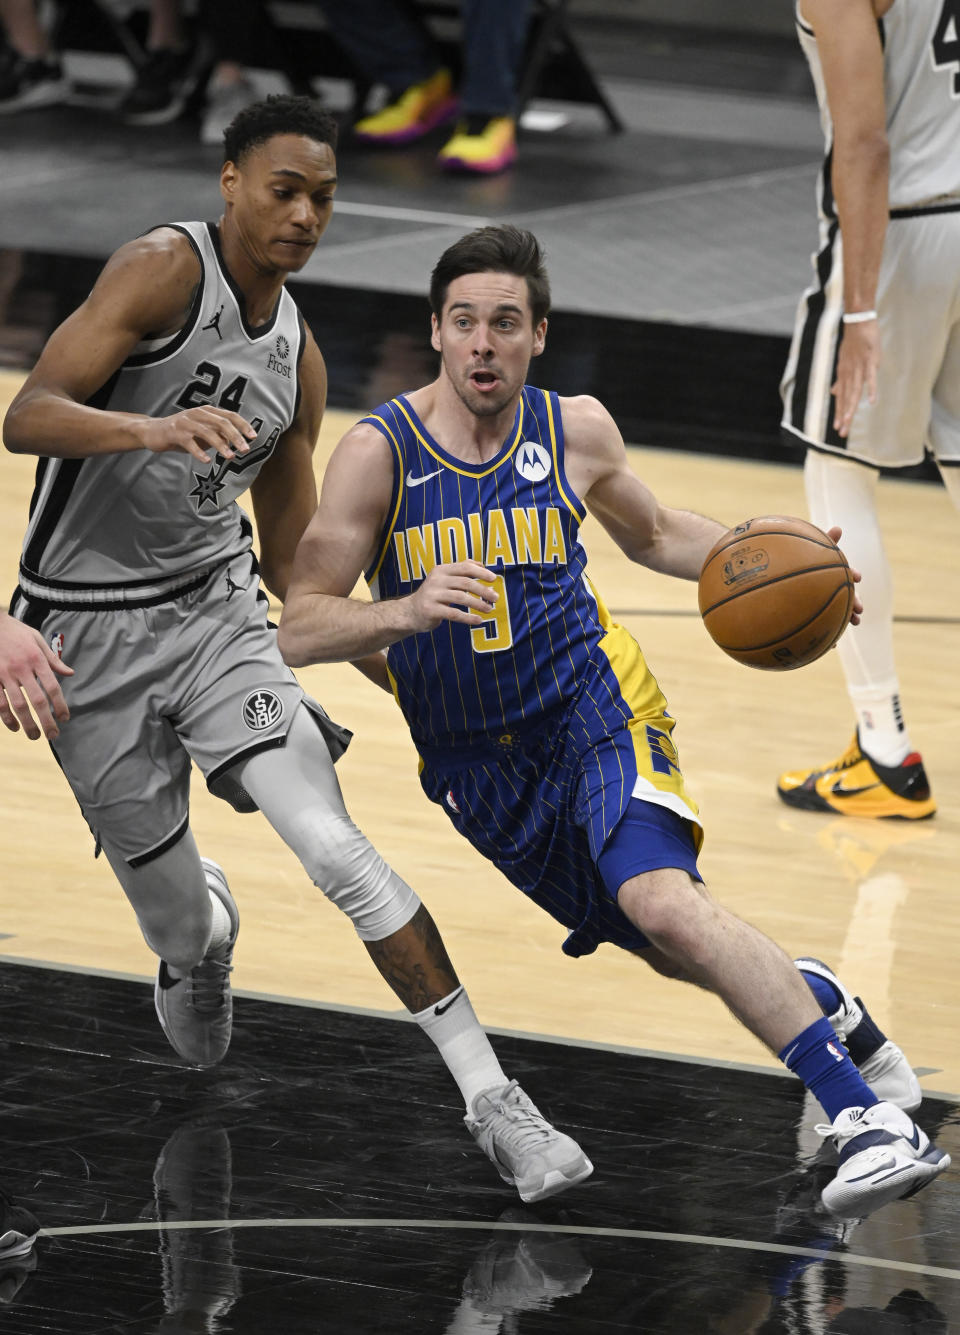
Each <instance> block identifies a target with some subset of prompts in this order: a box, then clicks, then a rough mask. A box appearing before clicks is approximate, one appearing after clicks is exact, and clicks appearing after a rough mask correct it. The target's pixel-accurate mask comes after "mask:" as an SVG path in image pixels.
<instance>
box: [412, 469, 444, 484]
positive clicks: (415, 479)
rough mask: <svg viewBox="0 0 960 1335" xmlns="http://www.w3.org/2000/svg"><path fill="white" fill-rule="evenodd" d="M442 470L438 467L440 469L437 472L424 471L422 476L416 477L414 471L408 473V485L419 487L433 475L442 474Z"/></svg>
mask: <svg viewBox="0 0 960 1335" xmlns="http://www.w3.org/2000/svg"><path fill="white" fill-rule="evenodd" d="M440 471H441V470H440V469H439V468H438V469H437V470H436V471H435V472H433V473H424V474H423V476H422V477H414V476H413V473H412V472H411V473H408V474H407V486H408V487H419V486H420V485H421V484H422V483H424V482H429V481H430V479H431V478H432V477H439V476H440Z"/></svg>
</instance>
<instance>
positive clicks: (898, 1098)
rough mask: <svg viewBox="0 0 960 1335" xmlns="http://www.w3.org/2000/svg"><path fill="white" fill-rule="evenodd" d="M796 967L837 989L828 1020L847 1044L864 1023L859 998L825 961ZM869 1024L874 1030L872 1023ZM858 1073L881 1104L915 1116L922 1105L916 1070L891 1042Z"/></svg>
mask: <svg viewBox="0 0 960 1335" xmlns="http://www.w3.org/2000/svg"><path fill="white" fill-rule="evenodd" d="M794 964H795V965H796V966H797V968H798V969H799V970H800V971H801V972H802V973H811V974H813V975H815V977H817V978H822V979H823V980H824V981H825V982H827V983H829V984H830V986H831V987H832V988H833V989H834V991H835V993H836V996H837V1009H836V1010H835V1011H834V1012H833V1014H832V1015H828V1016H827V1019H828V1020H829V1021H830V1023H831V1024H832V1025H833V1029H834V1033H835V1034H836V1035H837V1037H838V1038H839V1039H840V1040H841V1041H842V1042H843V1043H846V1042H847V1039H848V1038H849V1037H850V1035H851V1034H852V1033H853V1031H854V1030H855V1029H856V1028H857V1027H858V1026H859V1025H860V1024H862V1023H863V1018H864V1010H863V1003H862V1002H861V1001H860V999H859V997H855V996H853V995H852V993H850V992H848V991H847V989H846V988H845V987H844V985H843V983H842V982H841V981H840V979H839V978H838V977H837V975H836V974H835V973H834V972H833V970H832V969H831V968H829V967H828V966H827V965H826V964H824V963H823V961H822V960H815V959H810V958H802V959H798V960H794ZM870 1024H871V1027H872V1021H870ZM871 1032H872V1028H871ZM857 1069H858V1070H859V1072H860V1074H861V1075H862V1076H863V1079H864V1081H865V1082H866V1083H867V1084H868V1085H869V1086H870V1089H871V1090H872V1091H873V1093H874V1094H876V1096H877V1098H878V1099H880V1101H881V1102H882V1103H895V1104H896V1105H897V1107H898V1108H902V1109H903V1111H904V1112H916V1110H917V1108H919V1107H920V1104H921V1103H922V1102H923V1091H922V1090H921V1088H920V1081H919V1080H918V1079H917V1077H916V1076H915V1075H914V1072H913V1067H912V1066H911V1065H910V1063H909V1062H908V1061H907V1059H906V1057H905V1056H904V1054H903V1052H902V1050H901V1049H900V1048H898V1047H897V1045H896V1043H894V1042H892V1041H891V1040H890V1039H889V1038H888V1039H886V1041H885V1042H884V1043H883V1044H881V1046H880V1047H878V1048H877V1049H876V1051H875V1052H872V1053H871V1054H870V1056H869V1057H867V1058H866V1059H865V1060H862V1061H861V1062H860V1063H859V1065H858V1067H857Z"/></svg>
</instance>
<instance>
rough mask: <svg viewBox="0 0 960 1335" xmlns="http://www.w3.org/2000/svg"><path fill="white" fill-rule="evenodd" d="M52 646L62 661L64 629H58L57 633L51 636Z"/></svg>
mask: <svg viewBox="0 0 960 1335" xmlns="http://www.w3.org/2000/svg"><path fill="white" fill-rule="evenodd" d="M50 648H51V649H52V650H53V652H54V653H55V654H56V655H57V657H58V658H59V659H60V660H61V661H62V660H63V632H62V631H59V630H58V631H57V633H56V634H55V635H51V636H50Z"/></svg>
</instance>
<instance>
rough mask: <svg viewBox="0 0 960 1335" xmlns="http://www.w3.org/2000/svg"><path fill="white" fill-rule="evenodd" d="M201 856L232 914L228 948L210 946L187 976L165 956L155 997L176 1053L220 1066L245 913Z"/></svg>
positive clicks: (211, 886)
mask: <svg viewBox="0 0 960 1335" xmlns="http://www.w3.org/2000/svg"><path fill="white" fill-rule="evenodd" d="M200 860H201V862H202V863H203V868H204V871H205V872H206V877H207V886H208V887H209V889H210V893H211V894H213V895H216V897H217V898H218V899H219V900H220V901H221V903H222V904H223V905H224V907H225V908H226V910H227V913H228V914H229V915H230V924H231V930H230V939H229V941H228V942H227V944H226V945H225V946H221V947H220V948H219V949H216V950H208V951H207V953H206V955H204V957H203V959H202V960H201V961H200V963H199V964H198V965H197V966H196V968H194V969H191V970H190V972H189V973H187V974H184V975H183V977H182V978H171V977H170V974H169V971H168V969H167V966H166V964H164V962H163V960H161V961H160V968H159V969H158V970H157V983H156V987H155V988H154V993H153V999H154V1004H155V1005H156V1008H157V1015H158V1017H159V1019H160V1024H161V1025H162V1026H163V1032H164V1033H165V1034H166V1036H167V1038H168V1039H169V1040H170V1044H171V1046H172V1047H173V1049H174V1051H176V1052H177V1053H178V1054H179V1055H180V1056H181V1057H182V1058H183V1060H184V1061H186V1062H189V1063H190V1065H191V1066H215V1065H216V1064H217V1062H218V1061H220V1059H221V1058H222V1057H224V1056H225V1055H226V1051H227V1048H228V1047H229V1046H230V1031H231V1029H232V1027H233V997H232V995H231V991H230V973H231V969H232V965H233V947H234V945H235V943H236V940H237V931H238V930H239V927H240V915H239V913H238V912H237V906H236V904H235V903H234V900H233V896H232V895H231V893H230V890H229V888H228V886H227V881H226V877H225V876H224V874H223V871H222V870H221V869H220V867H218V866H217V864H216V863H215V862H211V861H210V859H209V858H201V859H200Z"/></svg>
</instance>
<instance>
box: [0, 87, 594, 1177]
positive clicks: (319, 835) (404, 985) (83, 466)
mask: <svg viewBox="0 0 960 1335" xmlns="http://www.w3.org/2000/svg"><path fill="white" fill-rule="evenodd" d="M335 141H336V123H335V122H334V121H333V119H332V118H331V117H330V116H329V115H327V114H326V113H325V112H323V111H321V110H320V109H319V108H318V107H317V106H316V104H315V103H314V102H312V101H311V100H310V99H304V98H287V97H282V98H269V99H267V101H266V102H263V103H257V104H255V105H253V106H251V107H249V108H247V109H246V110H245V111H243V112H242V113H241V114H240V115H239V116H238V117H237V118H236V119H235V120H234V122H233V123H232V124H231V126H230V127H229V128H228V130H227V133H226V136H225V162H224V165H223V168H222V173H221V180H220V184H221V192H222V195H223V198H224V204H225V209H224V213H223V216H222V217H221V219H220V220H219V222H218V223H216V224H214V223H197V222H188V223H177V224H173V225H170V226H163V227H158V228H156V229H155V230H153V231H150V232H148V233H147V234H145V235H144V236H142V237H140V238H139V239H138V240H136V241H132V242H130V243H129V244H128V245H125V246H123V247H121V249H120V250H118V251H117V253H116V254H115V255H114V256H113V257H112V258H111V259H110V260H109V261H108V263H107V265H106V267H105V269H104V271H103V273H102V274H101V276H100V278H99V279H98V281H97V283H96V285H95V287H94V289H93V291H92V292H91V294H90V296H89V297H88V298H87V300H86V301H85V302H84V303H83V305H82V306H81V307H80V308H79V309H78V310H77V311H76V312H75V313H74V314H73V315H71V316H70V317H69V319H68V320H66V321H65V323H64V324H62V325H61V326H60V328H59V329H57V330H56V331H55V332H54V333H53V334H52V336H51V338H50V340H49V342H48V343H47V346H46V348H45V349H44V352H43V354H42V355H41V357H40V360H39V362H38V364H37V366H36V368H35V369H34V371H33V372H32V374H31V375H30V376H29V377H28V378H27V380H26V382H25V384H24V386H23V388H22V389H21V391H20V393H19V394H18V395H17V397H16V398H15V400H14V402H13V404H12V406H11V408H10V411H9V413H8V415H7V418H6V422H5V425H4V440H5V442H6V444H7V447H8V448H9V449H11V450H13V451H15V452H18V453H27V454H35V455H37V456H39V459H40V464H39V468H38V477H37V486H36V491H35V495H34V499H33V504H32V506H31V511H30V523H29V526H28V529H27V535H26V539H25V542H24V547H23V555H22V559H21V565H20V583H19V586H18V589H17V591H16V593H15V595H14V599H13V605H12V610H13V613H14V615H15V616H16V617H17V618H18V619H19V620H20V621H23V622H24V623H26V626H29V627H33V628H34V630H36V631H39V632H40V634H41V636H42V639H43V641H44V642H45V643H46V644H48V645H50V646H51V648H52V650H53V652H54V653H56V654H57V655H58V656H59V655H60V654H61V653H62V654H63V656H64V658H65V659H66V661H67V662H69V663H70V665H71V667H72V668H73V675H72V676H70V677H67V678H65V679H64V682H63V694H64V698H65V701H66V704H67V706H68V707H69V713H70V717H69V720H68V721H67V720H66V719H65V717H64V716H63V715H62V714H61V718H63V722H62V724H61V728H60V732H59V735H58V736H56V737H54V738H53V742H52V745H53V748H54V751H55V753H56V756H57V760H58V762H59V764H60V766H61V768H62V770H63V772H64V773H65V775H66V777H67V779H68V781H69V783H70V785H71V787H72V788H73V791H74V794H75V795H76V797H77V799H78V801H79V803H80V806H81V809H82V811H83V814H84V816H85V818H86V820H87V822H88V824H89V825H90V827H91V830H92V832H93V833H94V835H95V837H96V840H97V847H98V849H100V848H102V849H103V851H104V853H105V854H106V856H107V858H108V859H109V861H110V865H111V867H112V868H113V870H114V871H115V873H116V875H117V878H118V879H119V881H120V883H121V885H122V886H123V889H124V891H125V892H126V894H127V897H128V898H129V900H130V902H131V904H132V905H133V908H134V911H135V912H136V914H137V918H138V920H139V923H140V926H141V929H142V931H143V934H144V937H145V939H146V941H147V944H148V945H149V946H150V947H151V948H152V949H153V950H154V952H155V953H156V954H157V955H158V956H159V957H160V964H159V969H158V973H157V983H156V989H155V1000H156V1008H157V1013H158V1016H159V1018H160V1022H161V1024H162V1026H163V1028H164V1031H165V1032H166V1035H167V1037H168V1038H169V1040H170V1042H171V1044H172V1045H173V1047H174V1048H175V1050H176V1051H177V1053H178V1054H179V1055H180V1056H181V1057H182V1058H183V1059H184V1060H185V1061H187V1062H189V1063H191V1064H194V1065H197V1066H209V1065H211V1064H213V1063H215V1062H216V1061H218V1060H219V1059H220V1058H221V1057H222V1056H223V1055H224V1053H225V1052H226V1049H227V1045H228V1043H229V1039H230V1029H231V1015H232V1006H231V995H230V981H229V975H230V970H231V961H232V956H233V948H234V943H235V941H236V937H237V930H238V923H239V918H238V913H237V908H236V905H235V903H234V900H233V897H232V895H231V894H230V891H229V889H228V887H227V882H226V878H225V876H224V873H223V871H222V870H221V868H220V867H218V866H217V864H216V863H214V862H211V861H209V860H207V859H202V858H201V857H200V854H199V852H198V850H197V847H196V844H195V843H194V840H193V836H192V834H191V832H190V827H189V813H188V800H189V774H190V762H191V760H193V761H195V762H196V763H197V765H198V766H199V767H200V769H201V770H202V771H203V773H204V775H205V777H206V779H207V782H208V785H209V787H210V789H211V790H212V791H213V792H214V793H215V794H216V795H218V796H221V797H223V798H225V799H226V800H228V801H230V802H231V803H232V804H233V805H234V806H235V807H236V808H237V809H238V810H240V811H256V810H257V809H259V810H261V811H262V812H263V813H264V815H265V816H266V818H267V820H268V821H269V822H270V823H271V825H272V826H273V827H274V829H275V830H277V832H278V833H279V834H280V835H281V837H282V838H283V839H284V840H285V842H286V843H287V844H288V845H289V846H290V848H291V849H293V851H294V852H295V853H296V854H297V856H298V857H299V858H300V860H301V862H302V863H303V866H304V868H305V869H306V871H307V873H308V874H309V876H310V877H311V879H312V880H313V881H314V882H315V883H316V884H317V885H318V886H319V887H320V888H321V889H322V890H323V892H324V893H325V894H326V895H327V897H328V898H329V899H330V900H331V901H332V902H333V903H335V904H336V905H337V906H338V907H339V908H340V909H342V910H343V911H344V912H345V913H347V914H348V915H349V917H350V919H351V920H352V922H353V924H354V926H355V928H356V930H357V933H358V935H359V936H360V938H361V940H362V941H363V942H364V944H365V946H366V948H367V950H368V951H369V953H370V955H371V957H372V959H373V961H374V963H375V964H376V966H377V968H378V969H379V970H380V972H381V974H382V975H383V977H384V978H385V979H386V981H387V982H388V983H389V984H390V986H391V987H392V988H393V990H394V992H395V993H396V995H397V996H398V997H399V998H400V1000H401V1001H402V1002H403V1004H404V1005H405V1006H406V1007H407V1009H408V1010H409V1011H411V1012H412V1013H413V1014H414V1017H415V1018H416V1019H417V1021H418V1023H419V1024H420V1025H421V1027H422V1028H423V1029H424V1030H425V1032H426V1033H427V1034H428V1035H429V1036H430V1037H431V1039H432V1040H433V1041H434V1042H435V1043H436V1045H437V1047H438V1049H439V1051H440V1053H441V1056H442V1057H443V1059H444V1061H445V1062H446V1064H447V1066H448V1068H449V1069H450V1071H451V1074H452V1075H453V1077H454V1079H455V1080H456V1081H457V1083H458V1084H459V1086H460V1089H461V1092H462V1094H463V1097H464V1102H465V1104H466V1106H467V1108H468V1109H469V1108H471V1107H472V1106H473V1105H474V1104H475V1102H476V1100H477V1099H478V1098H487V1099H488V1101H490V1103H491V1107H492V1108H493V1107H494V1101H495V1102H496V1108H494V1111H493V1112H492V1113H491V1121H490V1128H491V1135H490V1137H489V1139H488V1142H487V1143H486V1145H485V1148H486V1150H487V1152H488V1154H490V1156H491V1157H492V1158H493V1159H494V1162H495V1163H496V1165H497V1167H498V1169H499V1171H500V1172H501V1173H502V1174H507V1175H508V1176H509V1180H510V1181H511V1182H513V1183H514V1184H515V1185H516V1187H517V1189H518V1191H519V1193H520V1195H521V1197H522V1198H523V1199H524V1200H528V1201H530V1200H538V1199H540V1198H541V1197H543V1196H549V1195H551V1194H552V1193H553V1192H555V1191H559V1190H562V1189H564V1188H565V1187H567V1186H570V1185H571V1184H572V1183H574V1182H577V1181H580V1180H582V1179H583V1178H584V1177H586V1176H588V1175H589V1173H590V1172H591V1171H592V1170H591V1165H590V1162H589V1160H588V1159H587V1158H586V1156H585V1155H584V1154H583V1152H582V1150H581V1149H580V1147H579V1146H578V1145H576V1143H575V1142H574V1141H572V1140H571V1139H570V1138H569V1137H568V1136H565V1135H562V1134H560V1133H558V1132H557V1131H555V1130H554V1128H553V1127H551V1126H550V1124H549V1123H548V1122H546V1121H545V1120H544V1119H543V1118H542V1117H541V1116H540V1114H539V1113H538V1111H537V1109H536V1108H535V1106H534V1105H533V1104H532V1103H531V1102H530V1101H529V1099H527V1098H526V1096H525V1095H524V1094H523V1093H522V1091H521V1090H519V1088H518V1087H517V1086H516V1084H515V1082H511V1081H508V1079H507V1077H506V1075H505V1074H504V1072H503V1070H502V1068H501V1067H500V1064H499V1062H498V1060H497V1058H496V1056H495V1054H494V1052H493V1049H492V1048H491V1046H490V1043H489V1041H488V1039H487V1037H486V1035H485V1034H484V1032H483V1030H482V1029H481V1028H480V1026H479V1024H478V1022H477V1019H476V1016H475V1015H474V1013H473V1008H472V1006H471V1005H470V1002H469V999H468V997H467V996H466V994H465V992H464V991H463V989H462V988H461V986H460V984H459V981H458V979H457V977H456V974H455V973H454V971H453V967H452V965H451V963H450V961H449V959H448V957H447V954H446V951H445V950H444V947H443V943H442V941H441V940H440V937H439V934H438V932H437V930H436V927H435V926H434V924H433V921H432V919H431V918H430V915H429V914H428V912H427V910H426V909H425V908H424V907H423V906H422V905H421V904H420V902H419V900H418V898H417V896H416V895H415V894H414V892H413V890H411V889H410V887H409V886H407V885H406V884H405V883H404V882H403V881H402V880H401V879H400V878H399V877H398V876H397V875H396V874H395V873H394V872H393V871H392V870H391V869H390V868H389V867H388V866H386V864H385V863H384V862H383V860H382V859H381V858H380V857H379V855H378V854H377V853H376V851H375V850H374V848H373V847H372V846H371V845H370V843H369V842H368V841H367V840H366V838H365V837H364V836H363V834H362V833H361V832H360V831H359V830H358V829H357V828H356V826H355V825H354V824H353V823H352V822H351V820H350V819H349V817H348V815H347V812H346V810H345V808H344V805H343V799H342V797H341V795H340V789H339V785H338V783H337V779H336V775H335V773H334V769H333V762H334V760H335V759H336V758H337V757H338V756H339V755H340V753H341V752H342V751H343V749H344V746H345V745H346V742H347V740H348V738H349V734H348V733H346V732H345V731H344V730H343V729H342V728H338V727H337V726H336V725H335V724H333V723H332V722H331V720H330V719H329V718H328V717H327V716H326V714H325V713H324V712H323V710H322V709H321V708H320V706H319V705H317V704H316V703H315V702H313V701H311V700H309V699H307V698H306V697H305V696H304V693H303V690H302V689H301V687H300V686H299V684H298V683H297V681H296V678H295V677H294V676H293V673H292V672H291V671H290V670H289V668H287V667H286V666H285V665H284V663H283V661H282V660H281V658H280V654H279V651H278V648H277V642H276V630H275V628H273V627H271V626H270V625H269V624H268V622H267V619H266V612H265V603H266V599H265V597H264V596H263V595H262V594H261V592H260V581H261V578H262V580H263V583H264V584H265V585H266V586H267V588H268V589H270V591H271V592H272V593H274V594H275V595H276V596H277V597H278V598H280V599H282V598H283V597H284V596H285V594H286V592H287V585H288V582H289V577H290V570H291V567H292V563H293V557H294V551H295V548H296V545H297V541H298V539H299V537H300V535H301V533H302V532H303V530H304V528H305V526H306V524H307V522H308V520H309V518H310V516H311V515H312V514H313V512H314V510H315V508H316V503H317V497H316V486H315V482H314V474H313V459H312V455H313V450H314V446H315V443H316V439H317V432H318V429H319V425H320V419H321V415H322V413H323V408H324V403H325V398H326V373H325V369H324V363H323V359H322V357H321V355H320V352H319V350H318V349H317V346H316V344H315V343H314V341H313V338H312V336H311V335H310V333H309V331H308V330H307V329H306V327H305V326H304V324H303V321H302V319H301V317H300V314H299V311H298V310H297V308H296V306H295V305H294V303H293V300H292V299H291V297H290V295H289V293H288V292H287V291H286V288H285V287H284V283H285V280H286V278H287V276H288V275H289V274H292V273H296V272H298V271H299V270H300V269H302V267H303V266H304V264H305V263H306V262H307V260H308V259H309V257H310V255H311V254H312V253H313V250H314V248H315V246H316V244H317V242H318V241H319V239H320V237H321V235H322V233H323V231H324V229H325V227H326V225H327V222H328V221H329V218H330V213H331V209H332V207H333V195H334V190H335V187H336V163H335V157H334V144H335ZM248 488H249V489H250V490H251V493H252V499H253V508H254V511H255V514H256V518H257V525H258V529H259V537H260V564H259V565H258V563H257V561H256V560H255V558H254V555H253V552H252V547H251V540H252V533H251V526H250V523H249V521H248V520H247V518H246V517H245V515H244V514H243V512H242V511H241V510H240V508H239V507H238V505H237V504H236V500H237V497H238V496H239V495H241V494H242V493H243V492H244V491H246V490H247V489H248ZM38 680H39V681H40V684H41V685H43V686H45V689H46V690H47V694H48V697H49V698H50V699H51V701H52V702H53V703H56V695H55V691H54V690H53V688H52V686H51V684H50V681H49V679H44V678H38ZM11 703H13V704H14V706H15V705H16V701H15V700H13V701H12V702H11ZM21 719H22V715H21ZM24 721H25V720H24ZM47 726H48V730H49V720H47ZM501 1095H503V1096H504V1098H505V1099H507V1100H508V1102H509V1107H504V1106H503V1103H504V1099H501V1097H500V1096H501Z"/></svg>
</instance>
